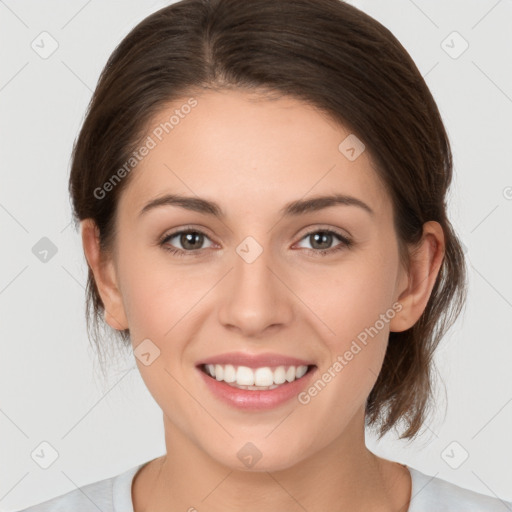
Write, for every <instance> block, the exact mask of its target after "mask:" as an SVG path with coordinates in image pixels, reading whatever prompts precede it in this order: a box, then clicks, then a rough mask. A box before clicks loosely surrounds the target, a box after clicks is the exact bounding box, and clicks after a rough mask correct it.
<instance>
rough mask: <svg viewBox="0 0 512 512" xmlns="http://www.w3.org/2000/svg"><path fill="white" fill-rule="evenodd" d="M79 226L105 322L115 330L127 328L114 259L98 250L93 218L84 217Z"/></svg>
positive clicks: (98, 244)
mask: <svg viewBox="0 0 512 512" xmlns="http://www.w3.org/2000/svg"><path fill="white" fill-rule="evenodd" d="M80 228H81V234H82V245H83V248H84V253H85V257H86V259H87V263H88V264H89V267H90V268H91V270H92V273H93V274H94V280H95V282H96V286H97V288H98V292H99V294H100V297H101V300H102V302H103V306H104V309H105V322H107V324H108V325H110V327H112V328H113V329H116V330H124V329H128V321H127V318H126V314H125V311H124V306H123V302H122V295H121V292H120V291H119V287H118V281H117V275H116V269H115V266H114V261H113V259H112V257H111V256H110V255H105V254H102V253H101V251H100V240H99V230H98V227H97V226H96V224H95V222H94V221H93V219H85V220H82V221H81V222H80Z"/></svg>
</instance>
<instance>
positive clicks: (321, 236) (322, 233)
mask: <svg viewBox="0 0 512 512" xmlns="http://www.w3.org/2000/svg"><path fill="white" fill-rule="evenodd" d="M334 238H337V239H338V240H340V241H341V243H340V244H338V245H336V246H334V247H326V246H330V245H331V244H332V242H333V239H334ZM302 240H310V241H311V242H310V243H312V245H313V246H316V247H313V248H312V249H308V252H311V253H312V254H313V255H315V256H316V255H320V256H326V255H327V254H332V253H334V252H337V251H340V250H342V249H345V248H347V249H348V248H349V247H351V246H352V240H350V239H349V238H347V237H346V236H343V235H342V234H340V233H338V232H337V231H333V230H332V229H320V230H316V231H310V232H309V233H306V235H305V236H304V237H303V238H302Z"/></svg>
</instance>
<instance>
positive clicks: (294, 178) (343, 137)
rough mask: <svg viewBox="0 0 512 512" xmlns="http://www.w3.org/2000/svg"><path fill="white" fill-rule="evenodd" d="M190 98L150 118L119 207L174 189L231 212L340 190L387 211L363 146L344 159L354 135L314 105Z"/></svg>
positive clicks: (238, 97)
mask: <svg viewBox="0 0 512 512" xmlns="http://www.w3.org/2000/svg"><path fill="white" fill-rule="evenodd" d="M189 98H190V97H184V98H183V99H182V100H177V101H174V102H173V103H172V104H170V105H167V106H166V107H165V108H163V109H161V111H160V112H158V114H157V115H156V116H154V117H153V119H152V120H151V122H150V123H149V125H148V126H149V127H148V130H147V134H146V136H147V137H149V139H147V138H146V141H150V142H149V144H148V146H152V147H151V149H150V150H149V151H148V152H147V155H146V156H145V157H143V158H142V159H141V161H140V162H139V163H138V164H137V166H136V167H135V168H134V169H133V171H132V173H133V175H132V176H131V181H130V184H129V186H128V187H127V188H126V190H125V191H124V192H123V194H122V196H121V201H120V203H121V204H120V209H121V208H124V209H128V210H129V211H130V212H131V213H132V214H135V213H138V212H139V211H140V210H141V208H143V206H144V205H145V204H146V203H147V202H148V201H149V200H151V199H154V198H155V197H158V196H159V195H162V194H165V193H179V194H186V195H188V196H193V195H196V196H200V197H202V198H210V199H212V200H215V201H216V202H217V203H220V204H221V205H222V207H223V210H225V211H226V213H227V214H228V215H231V214H232V215H236V214H237V213H239V212H240V211H252V212H255V213H256V212H262V213H263V212H264V211H266V210H267V209H268V210H269V211H271V210H275V211H276V212H277V210H278V209H280V208H281V207H282V205H283V204H284V203H288V202H290V201H294V200H296V199H299V198H304V197H307V196H314V195H324V194H332V193H340V194H347V195H352V196H355V197H358V198H360V199H361V200H363V201H364V202H366V203H367V204H371V207H372V209H374V210H375V211H376V212H380V213H385V212H384V211H383V210H385V209H386V208H387V209H388V210H389V207H390V205H389V201H388V198H387V197H386V194H385V192H384V187H383V185H382V183H381V182H380V180H379V178H378V176H377V174H376V173H375V171H374V169H373V167H372V161H371V159H370V155H369V152H368V151H362V153H360V155H359V156H357V158H355V159H353V158H352V159H349V158H348V157H347V154H348V155H353V154H354V152H351V153H346V148H347V145H348V146H353V145H354V144H353V140H354V139H353V137H354V135H352V134H351V133H350V131H348V130H347V129H346V128H345V127H343V126H341V125H340V124H339V123H336V122H334V121H333V120H332V119H331V118H329V117H328V116H327V115H325V114H324V113H321V112H320V111H319V110H317V109H315V108H314V107H312V106H310V105H308V104H306V103H304V102H302V101H300V100H297V99H294V98H290V97H281V98H273V99H268V98H265V97H262V96H261V95H256V94H254V93H247V92H243V91H221V92H217V91H215V92H214V91H208V92H202V93H201V94H198V95H194V96H193V98H194V99H195V102H196V103H195V106H193V107H187V108H185V107H184V106H186V105H189V104H194V103H190V102H189V101H188V100H189ZM187 102H188V103H187ZM347 137H348V139H347ZM344 141H345V142H344ZM340 144H341V149H340ZM356 144H357V140H356ZM355 149H356V151H358V150H360V149H361V148H360V147H356V148H355ZM356 155H357V153H356Z"/></svg>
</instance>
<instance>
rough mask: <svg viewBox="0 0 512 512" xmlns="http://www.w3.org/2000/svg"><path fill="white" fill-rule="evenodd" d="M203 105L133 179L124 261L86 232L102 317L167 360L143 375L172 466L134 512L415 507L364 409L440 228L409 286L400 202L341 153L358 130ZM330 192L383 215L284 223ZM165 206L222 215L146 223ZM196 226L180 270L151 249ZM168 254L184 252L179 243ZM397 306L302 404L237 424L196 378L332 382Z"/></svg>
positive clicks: (300, 116) (231, 94)
mask: <svg viewBox="0 0 512 512" xmlns="http://www.w3.org/2000/svg"><path fill="white" fill-rule="evenodd" d="M187 98H188V97H187ZM187 98H185V99H184V100H183V102H175V103H174V104H173V105H172V106H169V107H168V108H165V110H162V111H161V112H160V113H159V114H158V116H157V117H155V119H154V123H152V124H151V126H157V125H158V124H159V123H160V122H162V121H165V120H167V119H169V116H170V115H171V113H172V112H173V110H174V109H175V108H179V106H180V105H182V104H183V103H185V101H186V99H187ZM195 98H196V99H197V100H198V105H197V106H196V107H195V108H194V109H193V110H192V111H191V113H190V114H188V115H187V116H186V117H185V118H184V119H182V120H181V121H180V123H179V125H178V126H176V127H175V128H174V129H173V131H172V132H171V133H170V134H169V135H167V136H166V137H165V138H164V139H163V140H162V141H161V142H159V144H158V145H157V146H156V147H155V148H154V149H152V150H151V151H150V153H149V155H148V156H147V157H145V158H144V159H143V160H142V161H141V162H140V163H139V165H138V166H137V168H136V170H134V171H132V172H133V175H131V177H130V179H131V181H130V183H129V184H128V186H127V188H126V189H125V190H124V191H123V194H122V195H121V197H120V201H119V204H118V210H117V218H116V223H117V227H118V233H117V238H116V240H115V248H114V249H115V250H114V252H113V254H112V255H106V254H102V253H100V251H99V245H98V239H97V232H96V231H95V227H94V224H93V222H92V221H91V219H86V220H84V221H83V222H82V225H81V228H82V241H83V246H84V251H85V254H86V257H87V261H88V263H89V265H90V266H91V268H92V269H93V272H94V277H95V280H96V283H97V285H98V289H99V293H100V295H101V299H102V301H103V303H104V305H105V320H106V321H107V322H108V324H109V325H110V326H112V327H113V328H115V329H125V328H129V329H130V333H131V339H132V345H133V347H134V348H135V347H137V345H138V344H139V343H141V341H142V340H144V339H147V338H149V339H150V340H151V341H152V342H153V343H154V344H155V345H156V346H158V348H159V350H160V356H159V357H158V358H157V359H155V360H154V361H153V362H152V364H150V365H149V366H145V365H144V364H142V363H141V362H140V361H139V360H138V359H136V361H137V365H138V368H139V371H140V373H141V375H142V378H143V380H144V382H145V384H146V385H147V387H148V389H149V391H150V393H151V394H152V396H153V397H154V399H155V401H156V402H157V403H158V404H159V406H160V407H161V408H162V411H163V419H164V427H165V442H166V452H167V453H166V454H165V455H164V456H162V457H159V458H158V459H154V460H152V461H150V462H149V463H148V464H146V465H145V466H144V467H143V468H142V469H141V470H140V471H139V472H138V474H137V475H136V477H135V479H134V483H133V487H132V497H133V501H134V509H135V511H136V512H143V511H146V510H147V511H149V510H151V511H152V512H159V511H163V510H166V511H167V512H168V511H178V510H180V511H185V510H189V509H190V508H191V507H195V508H196V509H197V510H199V511H200V510H208V511H220V510H222V511H224V512H226V511H227V512H229V511H235V510H244V511H249V512H251V511H256V510H258V511H260V510H262V509H264V510H265V511H268V512H272V511H282V510H286V511H303V510H304V509H305V510H308V511H310V512H313V511H324V510H354V511H355V510H365V511H394V512H396V511H406V510H407V508H408V502H409V499H410V494H411V480H410V476H409V472H408V470H407V468H405V466H402V465H401V464H398V463H395V462H392V461H389V460H386V459H382V458H380V457H378V456H376V455H375V454H373V453H372V452H370V451H369V450H368V449H367V448H366V446H365V437H364V404H365V401H366V399H367V397H368V395H369V393H370V391H371V389H372V388H373V385H374V384H375V381H376V379H377V375H378V373H379V371H380V368H381V366H382V361H383V358H384V354H385V350H386V346H387V342H388V336H389V332H390V331H403V330H405V329H408V328H410V327H411V326H412V325H414V324H415V323H416V321H417V320H418V318H419V317H420V315H421V313H422V312H423V310H424V309H425V306H426V304H427V301H428V298H429V296H430V293H431V291H432V288H433V286H434V284H435V279H436V276H437V274H438V271H439V267H440V265H441V262H442V258H443V255H444V236H443V231H442V228H441V226H440V225H439V224H438V223H437V222H428V223H426V224H425V225H424V235H423V239H422V241H421V243H420V244H419V246H418V248H417V251H415V252H414V254H412V257H413V260H412V263H411V270H410V273H409V274H407V273H406V272H405V269H403V268H402V267H401V265H400V262H399V258H398V242H397V238H396V233H395V230H394V225H393V220H392V212H393V210H392V203H391V200H390V198H389V197H388V195H387V194H386V192H385V190H384V188H383V186H382V184H381V182H380V181H379V179H378V177H377V174H376V173H375V171H374V170H373V168H372V162H371V160H370V155H369V152H368V151H364V152H363V153H362V154H361V155H360V156H359V157H358V158H357V159H356V160H354V161H350V160H348V159H347V158H346V157H345V156H344V155H343V154H342V153H341V152H340V151H339V150H338V146H339V144H340V142H341V141H343V140H344V139H345V137H346V136H347V135H348V134H349V133H350V132H349V131H347V130H346V129H345V128H344V127H343V126H340V125H339V124H337V123H335V122H333V121H332V120H330V119H329V118H328V117H327V116H325V115H324V114H321V113H320V112H319V111H318V110H316V109H314V108H313V107H311V106H308V105H307V104H305V103H303V102H301V101H299V100H296V99H292V98H289V97H281V98H279V99H273V100H269V99H266V98H264V97H262V96H260V97H258V96H256V95H255V94H254V93H247V92H243V91H233V90H231V91H215V92H214V91H206V92H202V93H201V94H198V95H196V96H195ZM148 133H149V132H148ZM333 192H338V193H345V194H350V195H352V196H355V197H357V198H359V199H361V200H362V201H364V202H365V203H366V204H368V205H369V206H370V207H371V208H372V209H373V210H374V212H375V215H373V216H371V215H369V214H368V213H366V212H365V211H364V210H363V209H361V208H357V207H354V206H331V207H329V208H326V209H324V210H320V211H317V212H309V213H306V214H302V215H299V216H297V217H293V218H292V217H291V218H285V217H282V216H280V215H279V213H278V211H279V209H280V208H282V207H283V206H284V205H285V203H288V202H290V201H293V200H297V199H303V198H305V197H308V198H309V197H312V196H313V195H324V194H326V195H327V194H331V193H333ZM163 193H180V194H185V195H189V196H195V195H197V196H200V197H202V198H206V199H209V200H214V201H216V202H217V203H219V205H220V206H221V207H222V209H223V210H224V211H225V212H226V218H225V219H223V220H222V221H221V220H219V219H216V218H213V217H211V216H208V215H205V214H203V213H198V212H192V211H188V210H185V209H182V208H179V207H178V206H163V207H159V208H156V209H154V210H152V211H149V212H147V213H146V214H145V215H143V216H141V217H139V212H140V210H141V209H142V208H143V206H144V205H145V204H146V203H147V202H148V201H149V200H151V199H154V198H155V197H158V196H159V195H161V194H163ZM188 225H192V227H193V228H194V229H199V230H201V231H202V232H203V233H205V235H206V237H205V238H204V241H203V242H201V241H196V242H193V243H195V244H196V245H193V246H192V247H197V249H194V248H193V249H188V251H189V252H188V253H186V254H185V255H184V256H183V257H178V256H175V255H173V254H171V253H169V252H167V251H165V249H164V248H163V247H162V246H159V245H158V240H159V238H160V237H162V236H163V235H165V234H166V233H169V232H170V231H171V230H175V231H178V230H179V229H180V228H183V229H186V228H187V226H188ZM322 229H334V230H338V231H339V232H340V233H341V234H343V235H344V236H348V235H351V238H352V240H353V245H352V246H351V247H348V248H347V247H344V248H342V250H340V251H338V252H334V253H331V254H330V255H326V256H318V255H315V254H314V252H315V251H317V252H318V250H319V248H320V249H322V248H326V247H327V248H333V247H335V246H339V244H340V243H342V242H341V241H340V240H339V239H338V238H336V236H333V238H332V242H331V243H330V245H329V242H327V243H326V244H325V245H321V246H320V247H319V246H318V244H316V245H315V241H314V239H313V238H312V237H310V236H306V234H307V233H308V232H310V231H312V230H317V231H321V230H322ZM315 232H316V231H315ZM247 236H251V237H253V238H254V239H255V240H256V241H257V242H258V243H259V244H260V246H261V247H262V248H263V252H262V254H261V255H260V256H259V257H258V258H256V260H255V261H254V262H252V263H250V264H249V263H247V262H246V261H245V260H244V259H242V258H241V257H240V256H239V255H238V254H237V252H236V248H237V246H238V245H239V244H240V243H241V242H242V240H244V239H245V238H246V237H247ZM167 245H171V246H173V247H174V248H178V249H182V250H184V251H185V250H186V249H185V248H184V247H183V245H181V243H180V237H179V236H177V237H174V238H173V239H171V240H168V242H167ZM308 249H309V251H308ZM193 251H195V252H196V253H197V254H199V255H198V256H193V255H191V252H193ZM397 302H399V303H400V304H401V306H402V309H401V311H400V312H399V313H396V314H395V315H394V317H393V318H392V319H390V320H389V321H388V322H387V323H385V326H384V328H383V329H381V330H380V331H379V333H378V335H376V336H374V337H373V338H371V341H370V342H369V343H368V344H367V345H366V346H365V347H364V348H363V349H362V350H361V351H360V352H359V353H358V354H357V356H355V357H354V358H353V359H352V360H351V361H350V362H349V363H348V364H347V365H346V366H345V367H344V368H343V371H341V372H339V373H338V374H337V376H336V378H334V379H332V381H331V382H330V383H329V384H328V385H327V386H326V387H325V388H324V389H323V390H322V391H321V392H320V393H319V394H318V395H317V396H316V397H314V398H313V399H312V400H311V401H310V403H309V404H307V405H302V404H300V403H299V402H298V401H297V400H295V399H292V400H290V401H288V402H286V403H285V404H283V405H281V406H279V407H277V408H275V409H272V410H268V411H264V412H255V411H250V412H248V411H241V410H238V409H235V408H233V407H230V406H229V405H226V404H224V403H222V402H220V401H218V400H217V399H216V398H215V397H213V396H212V395H211V394H210V392H209V390H208V388H207V387H206V386H205V384H204V382H203V381H202V379H201V378H200V375H198V371H197V370H196V369H195V364H196V363H197V362H198V361H199V360H200V359H202V358H205V357H209V356H213V355H216V354H220V353H223V352H230V351H241V352H247V353H252V354H253V353H261V352H275V353H280V354H285V355H292V356H296V357H301V358H304V359H306V360H310V361H313V362H314V363H315V364H316V365H317V367H318V370H317V371H318V373H319V374H322V373H323V372H324V371H326V369H327V368H328V367H329V366H331V365H332V363H333V362H334V361H335V360H336V357H337V356H338V355H339V354H343V353H345V351H346V350H348V349H349V347H350V344H351V341H352V340H354V339H355V338H356V336H357V334H358V333H360V332H361V331H363V330H364V329H365V327H368V326H370V325H374V324H375V322H376V320H377V319H378V318H379V315H381V314H383V313H385V312H386V310H388V309H390V308H391V307H392V305H393V304H394V303H397ZM248 441H250V442H252V443H253V444H254V445H256V446H257V448H258V449H259V450H260V452H261V453H262V458H261V459H260V460H259V461H258V463H257V464H256V465H255V466H253V467H252V468H250V469H248V468H247V467H245V466H244V465H243V464H242V462H241V461H240V460H239V459H238V457H237V452H238V451H239V450H240V449H241V447H242V446H244V445H245V444H246V443H247V442H248ZM255 497H257V499H255Z"/></svg>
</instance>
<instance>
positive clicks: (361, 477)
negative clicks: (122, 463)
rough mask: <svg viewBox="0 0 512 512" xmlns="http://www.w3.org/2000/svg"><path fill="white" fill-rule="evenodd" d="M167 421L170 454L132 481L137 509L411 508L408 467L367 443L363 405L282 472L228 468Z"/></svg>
mask: <svg viewBox="0 0 512 512" xmlns="http://www.w3.org/2000/svg"><path fill="white" fill-rule="evenodd" d="M164 425H165V441H166V448H167V450H166V451H167V454H166V455H164V456H162V457H160V458H159V459H155V460H154V461H151V462H150V463H149V464H148V465H147V471H146V475H145V477H144V476H143V475H140V478H139V477H137V480H134V483H133V491H132V494H133V501H134V510H135V512H160V511H162V512H163V511H166V512H174V511H189V510H190V511H191V512H193V511H194V510H197V511H200V510H204V509H207V510H208V511H210V512H220V511H222V512H231V511H233V512H234V511H238V510H244V511H247V512H253V511H254V512H256V511H258V512H259V511H261V510H262V509H263V510H265V511H268V512H274V511H275V512H277V511H282V510H298V511H299V510H308V511H313V510H333V511H335V510H336V511H337V510H340V511H341V510H351V511H356V510H365V511H366V512H370V511H371V512H373V511H375V512H377V511H378V512H391V511H393V512H407V510H408V502H409V500H410V487H411V483H410V475H409V471H408V470H407V468H405V467H404V466H401V465H399V464H397V463H393V462H391V461H388V460H386V459H381V458H380V457H377V456H376V455H375V454H373V453H372V452H370V451H369V450H368V449H367V448H366V444H365V439H364V411H361V414H358V415H357V417H356V418H354V420H353V421H352V423H351V424H350V425H348V426H347V429H345V430H344V433H343V436H340V437H339V438H337V439H335V440H334V442H332V443H331V444H329V445H327V446H325V447H324V448H323V449H322V450H320V451H318V452H316V453H315V454H314V455H313V456H311V457H309V458H306V459H303V460H301V461H300V462H298V463H297V464H295V465H293V466H291V467H289V468H286V469H283V470H278V471H254V470H251V471H242V470H238V469H232V468H229V467H226V466H224V465H222V464H219V463H218V462H217V461H216V460H214V459H213V458H212V457H210V456H209V455H208V454H207V453H205V452H204V451H203V450H201V449H200V448H199V447H198V446H197V445H196V444H194V443H193V442H192V441H191V440H190V439H189V438H188V437H186V436H185V435H183V434H182V433H181V431H180V430H179V429H177V428H176V427H175V426H174V425H173V424H171V423H170V422H169V421H168V420H167V419H166V418H165V417H164ZM319 435H322V434H321V432H320V433H319ZM150 466H152V467H151V468H150ZM144 469H146V467H145V468H144Z"/></svg>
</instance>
